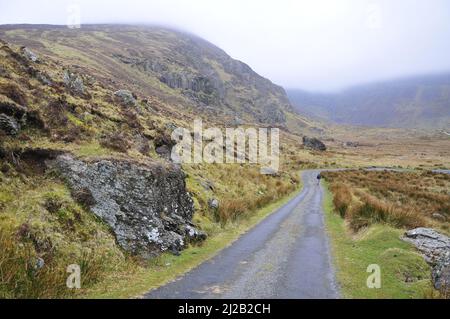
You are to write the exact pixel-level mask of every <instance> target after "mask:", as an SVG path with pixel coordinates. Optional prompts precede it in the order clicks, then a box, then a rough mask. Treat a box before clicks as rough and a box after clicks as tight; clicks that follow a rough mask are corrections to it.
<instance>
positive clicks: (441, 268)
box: [402, 228, 450, 289]
mask: <svg viewBox="0 0 450 319" xmlns="http://www.w3.org/2000/svg"><path fill="white" fill-rule="evenodd" d="M402 239H403V240H404V241H406V242H409V243H412V244H413V245H414V246H416V248H417V249H418V250H419V251H420V252H421V253H422V255H423V256H424V258H425V260H426V262H427V263H429V264H430V265H431V266H432V267H433V270H432V279H433V284H434V286H435V288H436V289H443V288H444V289H449V288H450V287H449V286H448V285H449V284H450V238H449V237H447V236H445V235H443V234H440V233H438V232H437V231H435V230H434V229H431V228H416V229H413V230H410V231H408V232H406V233H405V235H404V236H403V238H402Z"/></svg>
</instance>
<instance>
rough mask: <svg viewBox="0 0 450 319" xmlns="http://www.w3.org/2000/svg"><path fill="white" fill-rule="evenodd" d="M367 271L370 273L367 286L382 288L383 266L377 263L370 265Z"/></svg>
mask: <svg viewBox="0 0 450 319" xmlns="http://www.w3.org/2000/svg"><path fill="white" fill-rule="evenodd" d="M367 272H368V273H370V275H369V277H367V282H366V284H367V288H369V289H380V288H381V267H380V266H379V265H377V264H373V265H369V266H368V267H367Z"/></svg>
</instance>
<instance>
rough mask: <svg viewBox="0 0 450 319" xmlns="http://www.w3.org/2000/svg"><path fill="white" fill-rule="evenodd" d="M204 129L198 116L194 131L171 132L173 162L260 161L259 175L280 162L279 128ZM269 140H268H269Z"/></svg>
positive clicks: (230, 162) (179, 129) (182, 129)
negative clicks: (173, 143)
mask: <svg viewBox="0 0 450 319" xmlns="http://www.w3.org/2000/svg"><path fill="white" fill-rule="evenodd" d="M224 131H225V133H224V132H223V130H221V129H220V128H217V127H212V128H208V129H203V122H202V120H200V119H196V120H195V121H194V126H193V131H192V132H191V131H190V130H188V129H186V128H177V129H175V130H174V131H173V132H172V139H173V140H174V141H176V145H175V146H174V147H173V148H172V154H171V158H172V161H173V162H175V163H178V164H192V163H193V164H200V163H207V164H214V163H215V164H224V163H226V164H234V163H238V164H244V163H249V164H259V165H261V173H262V174H274V173H277V172H278V170H279V165H280V130H279V129H277V128H271V129H268V128H253V127H251V128H245V129H244V128H225V130H224ZM269 141H270V143H269Z"/></svg>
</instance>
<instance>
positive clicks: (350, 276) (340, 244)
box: [323, 182, 431, 299]
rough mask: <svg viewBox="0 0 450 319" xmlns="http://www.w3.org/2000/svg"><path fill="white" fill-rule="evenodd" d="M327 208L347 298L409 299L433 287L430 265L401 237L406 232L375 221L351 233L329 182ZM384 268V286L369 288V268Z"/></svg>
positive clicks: (328, 229)
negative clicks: (372, 266)
mask: <svg viewBox="0 0 450 319" xmlns="http://www.w3.org/2000/svg"><path fill="white" fill-rule="evenodd" d="M323 185H324V186H325V198H324V210H325V221H326V227H327V231H328V234H329V237H330V241H331V246H332V251H333V257H334V264H335V267H336V273H337V280H338V282H339V284H340V287H341V294H342V297H344V298H358V299H407V298H424V297H425V296H426V295H427V294H428V293H429V291H430V289H431V280H430V268H429V266H428V265H427V264H426V263H425V261H424V260H423V258H422V257H421V256H420V255H419V254H418V253H417V252H416V251H415V250H414V248H413V247H412V246H411V245H409V244H408V243H405V242H403V241H402V240H401V239H400V236H401V235H402V233H403V232H404V231H403V230H401V229H396V228H393V227H391V226H389V225H386V224H374V225H372V226H370V227H369V228H367V229H365V230H363V231H361V232H359V233H357V234H352V233H351V232H350V231H349V230H348V228H347V226H346V223H345V221H344V219H343V218H342V217H341V216H340V215H339V214H338V213H336V212H334V208H333V197H332V194H331V192H330V191H329V190H328V185H327V183H326V182H324V184H323ZM372 264H377V265H379V266H380V269H381V288H380V289H369V288H368V287H367V278H368V277H369V275H370V273H368V272H367V267H368V266H369V265H372Z"/></svg>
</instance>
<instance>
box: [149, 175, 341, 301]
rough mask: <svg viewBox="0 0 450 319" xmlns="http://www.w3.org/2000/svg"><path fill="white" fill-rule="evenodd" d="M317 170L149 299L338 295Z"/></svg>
mask: <svg viewBox="0 0 450 319" xmlns="http://www.w3.org/2000/svg"><path fill="white" fill-rule="evenodd" d="M317 174H318V171H306V172H304V173H303V175H302V179H303V184H304V187H303V190H302V192H301V193H300V194H299V195H298V196H296V197H295V198H294V199H293V200H291V201H290V202H289V203H287V204H286V205H285V206H283V207H282V208H280V209H279V210H278V211H276V212H275V213H273V214H272V215H270V216H269V217H268V218H266V219H265V220H263V221H262V222H261V223H260V224H258V225H257V226H256V227H254V228H253V229H252V230H250V231H249V232H247V233H246V234H245V235H243V236H242V237H241V238H240V239H238V240H237V241H236V242H235V243H233V244H232V245H231V246H230V247H228V248H226V249H224V250H223V251H221V252H220V253H219V254H218V255H217V256H215V257H214V258H212V259H211V260H209V261H206V262H204V263H203V264H201V265H199V266H198V267H197V268H195V269H193V270H192V271H190V272H188V273H187V274H185V275H184V276H182V277H180V278H178V279H177V280H175V281H173V282H171V283H169V284H167V285H165V286H163V287H160V288H158V289H156V290H153V291H151V292H149V293H147V294H146V295H144V298H151V299H162V298H167V299H202V298H213V299H219V298H230V299H246V298H249V299H281V298H283V299H300V298H301V299H303V298H305V299H308V298H320V299H325V298H338V297H339V292H338V288H337V286H336V282H335V277H334V270H333V267H332V263H331V257H330V250H329V246H328V238H327V235H326V232H325V229H324V220H323V210H322V198H323V189H322V187H321V186H319V185H318V183H317V179H316V177H317Z"/></svg>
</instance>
